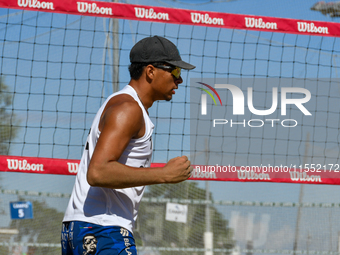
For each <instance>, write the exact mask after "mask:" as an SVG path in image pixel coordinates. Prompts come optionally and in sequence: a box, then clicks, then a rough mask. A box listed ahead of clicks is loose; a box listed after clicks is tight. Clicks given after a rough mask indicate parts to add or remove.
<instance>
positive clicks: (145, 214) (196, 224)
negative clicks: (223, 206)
mask: <svg viewBox="0 0 340 255" xmlns="http://www.w3.org/2000/svg"><path fill="white" fill-rule="evenodd" d="M144 197H146V198H164V199H167V198H172V199H174V198H175V199H189V200H205V190H204V189H201V188H199V187H198V186H197V183H195V182H182V183H179V184H175V185H169V184H166V185H153V186H149V187H148V189H147V191H146V193H145V195H144ZM210 200H212V195H211V193H210ZM165 207H166V205H165V204H164V203H146V202H142V203H141V206H140V210H139V216H138V222H137V224H139V225H138V226H137V229H138V231H137V233H135V238H136V243H137V245H139V246H141V245H142V246H158V247H169V246H172V247H186V248H189V247H190V248H192V247H195V248H204V232H205V208H206V207H205V205H204V204H197V205H196V204H194V203H190V204H189V206H188V218H187V223H186V224H184V223H177V222H171V221H166V220H165ZM210 217H211V229H212V230H211V231H212V232H213V235H214V248H219V249H232V248H233V247H234V241H233V231H232V230H231V229H230V228H229V227H228V221H227V220H225V219H224V217H223V215H222V214H221V213H220V212H219V211H218V210H217V209H216V208H215V207H214V206H211V207H210ZM162 254H173V252H162ZM182 254H185V252H182ZM215 254H217V253H215Z"/></svg>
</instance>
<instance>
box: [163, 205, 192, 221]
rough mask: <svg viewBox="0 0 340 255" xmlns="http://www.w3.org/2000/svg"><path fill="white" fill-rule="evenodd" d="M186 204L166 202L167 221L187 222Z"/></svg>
mask: <svg viewBox="0 0 340 255" xmlns="http://www.w3.org/2000/svg"><path fill="white" fill-rule="evenodd" d="M187 215H188V205H181V204H175V203H167V204H166V214H165V219H166V220H167V221H175V222H182V223H187Z"/></svg>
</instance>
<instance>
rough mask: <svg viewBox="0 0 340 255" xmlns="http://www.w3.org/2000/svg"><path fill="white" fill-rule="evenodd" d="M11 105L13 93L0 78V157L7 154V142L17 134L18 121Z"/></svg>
mask: <svg viewBox="0 0 340 255" xmlns="http://www.w3.org/2000/svg"><path fill="white" fill-rule="evenodd" d="M12 103H13V93H11V92H9V88H8V86H7V85H6V84H5V83H4V78H3V77H0V155H8V154H9V144H10V143H9V142H10V141H11V140H12V139H14V138H15V137H16V135H17V134H18V129H19V125H18V124H19V120H18V118H17V116H16V115H15V114H14V113H13V112H12V111H11V107H12Z"/></svg>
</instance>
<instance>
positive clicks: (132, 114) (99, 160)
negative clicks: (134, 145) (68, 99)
mask: <svg viewBox="0 0 340 255" xmlns="http://www.w3.org/2000/svg"><path fill="white" fill-rule="evenodd" d="M144 125H145V124H144V119H143V112H142V110H141V109H140V107H139V105H138V103H137V102H135V101H131V100H128V101H123V102H122V101H117V103H113V104H111V106H109V107H108V108H107V109H106V110H105V112H104V115H103V116H102V119H101V121H100V125H99V126H100V129H101V134H100V136H99V138H98V141H97V145H96V147H95V149H94V152H93V155H92V159H91V162H90V165H89V169H88V172H87V181H88V183H89V184H90V185H91V186H98V187H106V188H114V189H121V188H129V187H136V186H143V185H150V184H159V183H177V182H181V181H184V180H186V179H188V178H189V177H190V174H191V170H192V167H191V166H190V161H189V160H188V158H187V157H186V156H182V157H177V158H174V159H171V160H170V161H169V162H168V163H167V164H166V165H165V166H164V167H162V168H134V167H129V166H126V165H123V164H121V163H119V162H118V159H119V158H120V156H121V155H122V153H123V152H124V150H125V148H126V147H127V145H128V144H129V142H130V140H131V139H132V138H135V137H140V136H142V135H143V134H144V133H143V131H144V132H145V128H144ZM141 131H142V132H141ZM141 133H142V134H141Z"/></svg>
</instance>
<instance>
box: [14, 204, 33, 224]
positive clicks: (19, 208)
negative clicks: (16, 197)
mask: <svg viewBox="0 0 340 255" xmlns="http://www.w3.org/2000/svg"><path fill="white" fill-rule="evenodd" d="M10 209H11V218H12V219H13V220H18V219H33V207H32V203H31V202H28V201H26V202H25V201H19V202H10Z"/></svg>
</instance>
